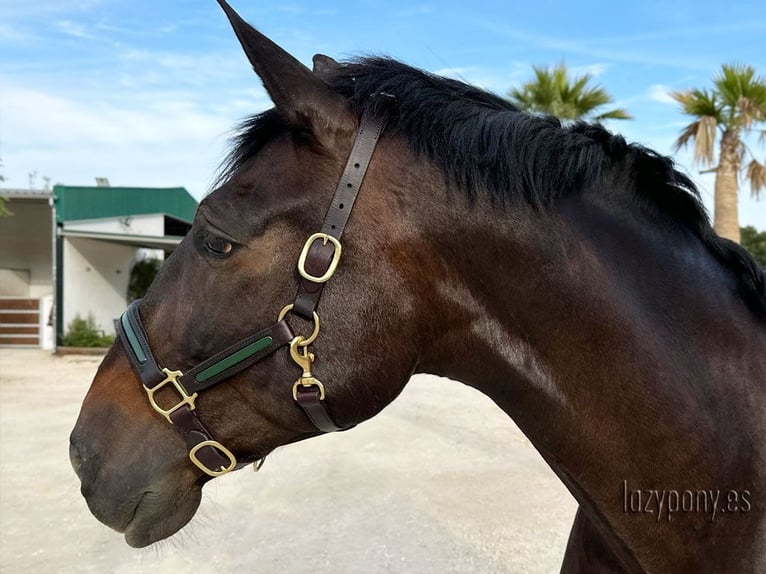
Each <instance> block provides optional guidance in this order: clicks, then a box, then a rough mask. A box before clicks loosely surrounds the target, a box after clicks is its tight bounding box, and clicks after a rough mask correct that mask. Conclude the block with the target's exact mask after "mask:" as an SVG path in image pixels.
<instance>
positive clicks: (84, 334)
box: [61, 313, 114, 347]
mask: <svg viewBox="0 0 766 574" xmlns="http://www.w3.org/2000/svg"><path fill="white" fill-rule="evenodd" d="M113 342H114V336H113V335H106V334H105V333H104V332H103V331H102V330H101V329H99V328H98V327H97V325H96V321H95V319H93V315H91V314H90V313H89V314H88V318H87V319H83V318H82V317H80V315H79V314H77V315H75V318H74V319H73V320H72V322H71V323H69V329H68V330H67V332H66V334H65V335H64V337H63V338H62V339H61V344H62V345H63V346H65V347H108V346H110V345H111V344H112V343H113Z"/></svg>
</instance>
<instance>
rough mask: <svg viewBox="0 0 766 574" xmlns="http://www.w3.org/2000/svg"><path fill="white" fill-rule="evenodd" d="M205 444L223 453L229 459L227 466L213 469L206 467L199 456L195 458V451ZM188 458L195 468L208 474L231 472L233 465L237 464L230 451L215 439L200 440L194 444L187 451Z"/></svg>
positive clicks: (217, 474)
mask: <svg viewBox="0 0 766 574" xmlns="http://www.w3.org/2000/svg"><path fill="white" fill-rule="evenodd" d="M206 446H212V447H213V448H214V449H216V450H217V451H219V452H222V453H223V454H225V455H226V458H228V459H229V466H222V467H221V468H219V469H218V470H213V469H212V468H208V467H206V466H205V464H204V463H203V462H202V461H201V460H200V459H199V458H197V451H198V450H199V449H201V448H203V447H206ZM189 458H190V459H191V461H192V462H193V463H194V465H195V466H196V467H197V468H199V469H200V470H201V471H202V472H204V473H205V474H207V475H210V476H221V475H222V474H226V473H227V472H231V471H232V470H234V467H235V466H237V459H236V458H235V457H234V455H233V454H232V453H231V451H230V450H229V449H228V448H226V447H225V446H223V445H222V444H221V443H220V442H218V441H217V440H203V441H202V442H200V443H198V444H195V445H194V446H193V447H192V448H191V450H190V451H189Z"/></svg>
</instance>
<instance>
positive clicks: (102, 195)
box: [53, 185, 197, 223]
mask: <svg viewBox="0 0 766 574" xmlns="http://www.w3.org/2000/svg"><path fill="white" fill-rule="evenodd" d="M53 195H54V197H55V198H56V199H55V201H56V219H57V220H58V222H59V223H63V222H65V221H78V220H81V219H101V218H105V217H123V216H126V215H145V214H151V213H164V214H165V215H170V216H172V217H175V218H176V219H181V220H182V221H186V222H188V223H191V222H192V220H193V219H194V212H195V211H196V210H197V201H196V200H195V199H194V198H193V197H192V196H191V195H190V194H189V192H188V191H186V189H185V188H183V187H75V186H70V185H54V186H53Z"/></svg>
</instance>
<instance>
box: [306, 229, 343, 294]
mask: <svg viewBox="0 0 766 574" xmlns="http://www.w3.org/2000/svg"><path fill="white" fill-rule="evenodd" d="M317 239H321V240H322V245H327V242H328V241H329V242H330V243H332V244H333V247H335V250H334V251H333V254H332V261H330V266H329V267H328V268H327V271H325V273H324V275H322V276H320V277H315V276H314V275H312V274H311V273H309V272H308V271H306V257H308V254H309V249H311V246H312V245H313V243H314V241H316V240H317ZM340 252H341V246H340V241H338V240H337V239H335V238H334V237H333V236H332V235H327V234H326V233H315V234H314V235H312V236H311V237H309V238H308V239H307V240H306V243H305V244H304V246H303V250H302V251H301V255H300V257H298V273H300V274H301V277H303V278H304V279H308V280H309V281H313V282H314V283H326V282H327V281H329V280H330V277H332V276H333V275H334V274H335V269H336V268H337V267H338V262H340Z"/></svg>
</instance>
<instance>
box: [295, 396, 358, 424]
mask: <svg viewBox="0 0 766 574" xmlns="http://www.w3.org/2000/svg"><path fill="white" fill-rule="evenodd" d="M295 394H296V396H297V397H298V398H297V402H298V405H299V406H300V407H301V408H302V409H303V412H304V413H306V416H307V417H308V418H309V420H310V421H311V422H312V423H314V426H315V427H317V428H318V429H319V430H321V431H322V432H336V431H341V430H346V429H345V428H344V427H340V426H338V425H336V424H335V421H333V419H332V416H330V412H329V411H328V410H327V406H326V405H325V403H324V401H323V400H322V399H321V398H319V397H320V391H319V389H318V388H317V387H302V386H300V385H299V386H298V388H297V389H296V390H295Z"/></svg>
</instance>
